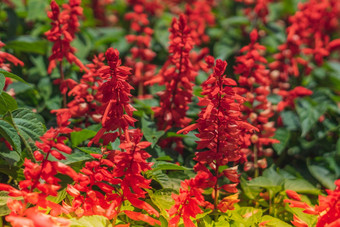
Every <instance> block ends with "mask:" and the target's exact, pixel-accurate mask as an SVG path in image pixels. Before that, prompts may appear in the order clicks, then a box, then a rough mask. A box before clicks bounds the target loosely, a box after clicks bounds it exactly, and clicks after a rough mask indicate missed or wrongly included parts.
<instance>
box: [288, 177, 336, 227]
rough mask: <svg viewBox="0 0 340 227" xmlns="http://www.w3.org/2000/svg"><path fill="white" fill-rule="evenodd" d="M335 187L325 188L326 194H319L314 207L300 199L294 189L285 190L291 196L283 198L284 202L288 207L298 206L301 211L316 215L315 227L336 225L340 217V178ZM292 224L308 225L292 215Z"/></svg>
mask: <svg viewBox="0 0 340 227" xmlns="http://www.w3.org/2000/svg"><path fill="white" fill-rule="evenodd" d="M334 183H335V185H336V188H335V190H334V191H332V190H329V189H328V190H326V191H327V194H328V195H327V196H323V195H319V205H315V207H313V206H310V205H308V204H307V203H305V202H302V201H301V198H300V195H299V194H297V193H296V192H294V191H290V190H287V191H286V193H287V195H288V196H289V197H290V198H291V200H290V199H285V200H284V202H285V203H288V204H289V206H290V207H299V208H302V209H303V212H304V213H306V214H311V215H318V221H317V224H316V227H322V226H332V227H333V226H334V227H335V226H338V225H339V217H340V210H339V206H340V180H336V181H335V182H334ZM292 224H294V226H297V227H307V226H308V225H307V224H306V223H305V222H304V221H302V220H301V219H299V218H298V217H296V216H295V215H294V221H292Z"/></svg>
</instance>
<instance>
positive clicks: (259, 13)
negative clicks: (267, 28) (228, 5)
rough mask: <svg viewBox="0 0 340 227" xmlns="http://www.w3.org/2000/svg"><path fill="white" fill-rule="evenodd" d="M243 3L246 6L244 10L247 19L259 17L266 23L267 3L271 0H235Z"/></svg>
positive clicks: (271, 0)
mask: <svg viewBox="0 0 340 227" xmlns="http://www.w3.org/2000/svg"><path fill="white" fill-rule="evenodd" d="M236 1H238V2H242V3H244V4H245V5H246V6H247V8H246V9H245V10H244V12H245V14H246V15H247V16H248V18H249V20H251V21H252V20H256V18H259V19H260V20H261V21H262V22H263V23H267V15H268V14H269V9H268V5H269V3H271V2H273V0H236Z"/></svg>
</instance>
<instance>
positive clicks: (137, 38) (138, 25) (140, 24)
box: [125, 0, 156, 98]
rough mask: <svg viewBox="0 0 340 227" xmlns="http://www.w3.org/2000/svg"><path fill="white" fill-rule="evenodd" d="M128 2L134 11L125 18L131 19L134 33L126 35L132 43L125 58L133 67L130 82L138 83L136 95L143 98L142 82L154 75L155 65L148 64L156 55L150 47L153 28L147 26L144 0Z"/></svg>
mask: <svg viewBox="0 0 340 227" xmlns="http://www.w3.org/2000/svg"><path fill="white" fill-rule="evenodd" d="M129 3H130V5H131V6H132V7H133V10H134V12H130V13H127V14H125V19H126V20H128V21H131V29H132V30H133V31H135V32H136V34H133V35H132V34H130V35H127V36H126V40H127V42H128V43H131V44H133V45H134V46H133V47H132V48H131V50H130V52H131V54H132V56H131V57H127V58H126V61H127V63H126V64H127V65H128V66H130V67H132V68H133V73H132V74H133V75H134V76H133V77H132V83H133V84H136V85H138V96H139V97H140V98H143V95H144V89H145V88H144V82H145V81H148V80H150V79H151V78H152V77H153V76H154V74H155V69H156V65H154V64H150V61H152V60H153V58H154V57H155V56H156V54H155V52H153V51H152V50H151V48H150V45H151V40H152V34H153V30H152V29H151V28H150V27H148V26H149V19H148V14H147V6H146V2H145V1H144V0H143V1H141V0H138V1H129ZM155 7H156V6H155ZM152 9H153V8H152Z"/></svg>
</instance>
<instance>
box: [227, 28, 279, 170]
mask: <svg viewBox="0 0 340 227" xmlns="http://www.w3.org/2000/svg"><path fill="white" fill-rule="evenodd" d="M258 37H259V36H258V32H257V30H256V29H254V30H253V31H252V32H251V33H250V44H249V45H247V46H244V47H243V48H242V49H241V50H240V52H241V53H242V55H240V56H238V57H236V62H237V64H236V65H235V66H234V71H235V73H236V74H239V75H240V76H239V80H238V82H239V84H240V87H241V88H238V94H239V95H241V96H243V97H244V98H245V99H246V101H247V105H243V106H242V109H241V110H242V112H243V119H244V120H245V121H247V122H250V124H251V125H253V126H255V127H256V128H258V129H259V133H257V134H256V135H255V134H254V135H253V136H252V137H244V141H243V142H244V144H243V147H244V149H243V157H242V159H243V161H245V162H247V161H248V157H247V156H250V155H253V154H252V150H251V149H249V148H248V147H249V146H250V145H252V146H253V147H254V149H257V157H260V156H262V155H264V149H265V148H264V146H267V145H270V144H271V143H278V142H279V141H278V140H275V139H272V138H271V137H273V136H274V135H275V131H276V129H275V128H274V122H270V121H269V119H270V118H271V117H272V116H273V115H274V111H273V108H272V104H271V103H270V102H269V101H268V99H267V96H268V95H269V94H271V90H270V83H271V79H270V76H269V70H268V69H266V64H267V60H266V59H265V58H264V57H263V56H262V54H261V53H262V52H263V51H264V50H266V48H265V47H264V46H262V45H260V44H259V43H258ZM249 161H255V160H249ZM246 165H247V164H245V166H246ZM257 166H260V168H265V167H266V160H265V159H262V160H258V162H257Z"/></svg>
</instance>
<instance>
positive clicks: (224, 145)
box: [170, 59, 257, 226]
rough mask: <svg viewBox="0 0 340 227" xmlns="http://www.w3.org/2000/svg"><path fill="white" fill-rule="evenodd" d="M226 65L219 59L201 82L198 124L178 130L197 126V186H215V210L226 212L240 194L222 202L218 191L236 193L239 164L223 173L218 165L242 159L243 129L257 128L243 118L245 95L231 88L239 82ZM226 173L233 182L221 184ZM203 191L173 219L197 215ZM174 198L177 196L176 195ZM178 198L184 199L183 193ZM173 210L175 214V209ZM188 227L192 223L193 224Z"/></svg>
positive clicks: (175, 220)
mask: <svg viewBox="0 0 340 227" xmlns="http://www.w3.org/2000/svg"><path fill="white" fill-rule="evenodd" d="M226 66H227V62H225V61H222V60H219V59H218V60H217V61H216V66H215V67H214V72H213V74H211V75H210V76H209V77H208V79H207V80H206V81H205V82H204V83H203V84H202V88H203V92H202V95H204V98H201V99H200V102H199V105H201V106H205V107H204V108H203V109H202V111H201V113H200V114H199V119H198V120H197V123H196V124H193V125H190V126H188V127H186V128H184V129H182V130H180V131H178V133H181V132H184V133H188V132H189V131H192V130H194V129H198V131H199V133H198V134H197V135H196V136H197V137H198V138H200V141H198V142H197V144H198V146H197V149H198V150H200V149H204V151H202V152H197V153H196V157H195V158H194V160H196V161H197V162H198V163H197V164H196V165H195V168H194V169H195V171H197V172H198V173H199V174H198V175H197V176H200V177H201V179H200V181H201V182H200V184H198V185H195V187H200V188H202V189H204V188H207V187H212V188H213V194H212V196H213V199H214V206H213V209H220V210H221V211H223V212H225V211H226V209H231V208H232V204H233V202H232V201H234V202H237V197H232V199H230V198H231V197H229V199H228V198H225V199H224V200H222V201H219V194H220V193H223V194H225V193H237V189H236V186H237V182H238V175H237V172H236V171H237V167H231V168H229V169H228V168H227V169H225V170H224V171H223V172H220V171H219V168H220V167H221V166H227V165H228V164H229V163H230V162H237V161H239V160H240V158H241V154H240V148H241V145H242V140H243V138H242V137H243V136H244V132H246V131H247V132H250V131H253V130H257V128H255V127H253V126H251V125H250V124H248V123H246V122H245V121H244V120H242V118H241V117H242V114H241V112H240V109H241V105H242V102H243V101H244V98H242V97H241V96H239V95H238V94H237V93H236V91H235V89H234V88H233V87H232V86H235V85H236V82H235V81H234V80H232V79H229V78H226V77H225V76H223V73H224V71H225V68H226ZM235 101H236V102H235ZM223 175H225V176H226V177H227V178H228V179H229V181H231V182H232V183H230V184H224V185H219V184H218V179H219V178H221V177H222V176H223ZM202 182H205V183H202ZM234 182H236V183H234ZM187 184H188V183H187ZM187 184H186V185H187ZM186 185H185V184H184V185H183V187H184V186H185V187H187V186H186ZM191 190H194V189H192V188H191V187H190V191H189V192H191ZM186 191H188V189H186ZM201 192H202V190H198V191H196V193H195V197H196V205H195V206H193V205H191V206H190V205H187V204H186V203H184V204H185V207H186V210H188V212H187V213H184V212H181V213H176V216H175V217H174V218H173V222H174V223H177V222H178V220H179V218H178V217H177V216H180V217H183V220H184V221H185V220H187V221H188V220H190V219H189V218H190V217H194V215H196V214H197V213H199V212H200V211H201V210H200V209H199V207H198V205H200V206H202V204H203V201H201V199H200V198H201V197H200V196H201V195H200V193H201ZM186 193H188V192H186ZM175 198H177V197H176V196H175ZM179 198H181V195H180V196H179ZM183 200H184V201H185V198H182V199H177V201H176V203H175V205H174V207H175V208H174V207H173V209H176V207H178V206H179V205H180V204H182V205H183ZM197 200H199V201H201V203H197ZM170 211H172V210H170ZM170 213H171V214H174V212H173V211H172V212H170ZM188 226H193V225H192V224H190V225H188Z"/></svg>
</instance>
